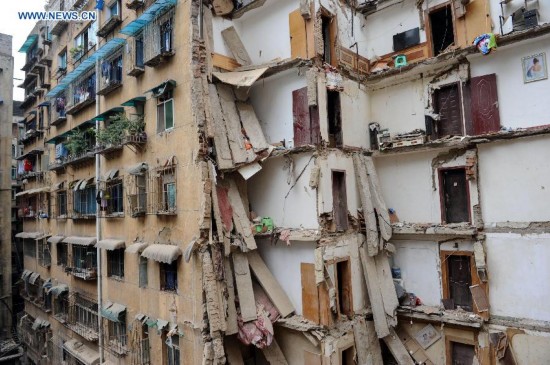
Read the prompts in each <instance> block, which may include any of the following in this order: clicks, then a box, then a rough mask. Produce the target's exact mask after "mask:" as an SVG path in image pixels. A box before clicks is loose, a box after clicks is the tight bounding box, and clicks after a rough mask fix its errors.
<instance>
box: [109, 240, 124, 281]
mask: <svg viewBox="0 0 550 365" xmlns="http://www.w3.org/2000/svg"><path fill="white" fill-rule="evenodd" d="M107 277H109V278H112V279H117V280H123V279H124V248H119V249H116V250H110V251H107Z"/></svg>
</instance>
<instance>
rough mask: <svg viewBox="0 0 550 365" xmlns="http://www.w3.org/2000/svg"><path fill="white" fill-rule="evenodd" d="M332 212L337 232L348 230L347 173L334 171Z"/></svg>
mask: <svg viewBox="0 0 550 365" xmlns="http://www.w3.org/2000/svg"><path fill="white" fill-rule="evenodd" d="M332 211H333V219H334V224H335V228H336V230H337V231H339V232H341V231H345V230H347V229H348V198H347V192H346V172H345V171H332Z"/></svg>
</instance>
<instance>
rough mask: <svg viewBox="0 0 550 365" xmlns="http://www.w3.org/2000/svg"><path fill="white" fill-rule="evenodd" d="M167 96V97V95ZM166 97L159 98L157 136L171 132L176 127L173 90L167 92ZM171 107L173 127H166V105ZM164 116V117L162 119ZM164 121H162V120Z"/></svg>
mask: <svg viewBox="0 0 550 365" xmlns="http://www.w3.org/2000/svg"><path fill="white" fill-rule="evenodd" d="M166 94H167V95H166ZM166 94H165V95H162V96H159V97H158V98H157V134H158V133H163V132H169V131H171V130H173V129H174V125H175V109H174V94H173V92H172V90H170V91H167V92H166ZM169 103H170V105H171V109H172V125H171V126H170V127H168V128H167V127H166V126H167V124H166V115H167V113H166V110H167V107H166V105H167V104H169ZM161 114H162V117H161ZM161 119H162V120H161Z"/></svg>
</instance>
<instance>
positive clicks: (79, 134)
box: [65, 129, 88, 157]
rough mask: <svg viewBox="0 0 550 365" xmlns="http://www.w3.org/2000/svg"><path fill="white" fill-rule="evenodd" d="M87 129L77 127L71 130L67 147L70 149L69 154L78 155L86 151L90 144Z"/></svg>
mask: <svg viewBox="0 0 550 365" xmlns="http://www.w3.org/2000/svg"><path fill="white" fill-rule="evenodd" d="M86 134H87V131H83V130H80V129H75V130H73V131H71V132H70V134H69V137H68V139H67V142H66V143H65V147H66V148H67V151H69V156H73V157H75V156H78V155H80V154H82V153H84V152H85V151H86V146H87V145H88V143H87V141H86Z"/></svg>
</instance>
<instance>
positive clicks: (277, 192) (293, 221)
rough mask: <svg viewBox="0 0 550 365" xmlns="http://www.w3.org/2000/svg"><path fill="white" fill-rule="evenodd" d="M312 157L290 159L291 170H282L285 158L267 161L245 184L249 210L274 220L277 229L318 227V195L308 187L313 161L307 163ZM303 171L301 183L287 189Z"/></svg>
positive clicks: (294, 156) (293, 156)
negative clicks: (292, 166) (250, 208)
mask: <svg viewBox="0 0 550 365" xmlns="http://www.w3.org/2000/svg"><path fill="white" fill-rule="evenodd" d="M311 156H312V154H308V153H305V154H300V155H292V156H289V157H290V158H291V159H293V161H294V168H293V170H292V171H290V170H289V169H288V167H287V166H286V167H285V161H286V160H285V158H284V157H278V158H271V159H268V160H266V161H265V163H264V164H263V169H262V170H261V171H260V172H258V173H257V174H256V175H254V176H253V177H252V178H251V179H250V180H249V183H248V199H249V201H250V205H251V207H252V210H253V211H254V212H256V213H257V214H258V215H260V216H262V217H271V218H273V222H274V223H275V225H276V226H278V227H285V228H301V227H303V228H308V229H317V228H319V223H318V220H317V209H316V206H315V204H316V202H317V192H316V191H315V190H313V189H311V188H310V187H309V176H310V174H311V168H312V167H313V166H314V163H315V159H313V160H311V161H310V158H311ZM308 162H309V165H308ZM306 166H307V167H306ZM304 168H305V171H304V173H303V174H302V176H301V178H300V180H298V182H297V183H296V186H294V188H293V189H292V190H290V188H291V186H292V185H293V184H294V182H295V181H296V178H297V177H298V175H299V174H300V172H301V171H302V170H303V169H304ZM289 191H290V193H289ZM287 193H288V197H287V198H285V195H286V194H287Z"/></svg>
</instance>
